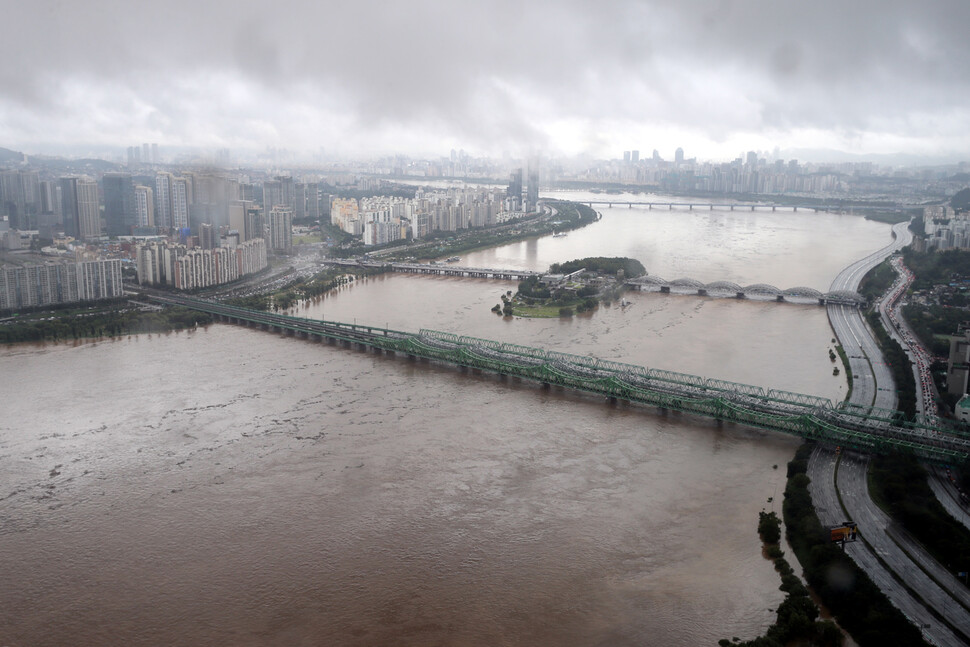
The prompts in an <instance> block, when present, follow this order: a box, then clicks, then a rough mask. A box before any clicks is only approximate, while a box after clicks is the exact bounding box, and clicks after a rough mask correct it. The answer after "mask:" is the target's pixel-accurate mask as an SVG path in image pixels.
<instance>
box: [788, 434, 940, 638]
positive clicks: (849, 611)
mask: <svg viewBox="0 0 970 647" xmlns="http://www.w3.org/2000/svg"><path fill="white" fill-rule="evenodd" d="M813 448H814V445H812V444H811V443H805V444H803V445H802V446H801V447H799V448H798V451H797V452H796V453H795V458H794V459H793V460H792V461H791V462H790V463H788V483H787V485H786V486H785V502H784V504H783V505H782V511H783V513H784V520H785V536H786V537H787V538H788V542H789V544H790V545H791V547H792V550H793V551H794V552H795V555H796V556H797V557H798V561H799V563H800V564H801V565H802V569H803V572H804V575H805V580H806V581H807V582H808V585H809V586H810V587H811V588H812V590H813V591H814V592H815V594H816V595H818V597H819V599H821V601H822V603H823V604H825V606H827V607H828V608H829V610H830V611H831V612H832V614H833V615H834V616H835V619H836V620H837V621H838V623H839V625H841V626H842V628H843V629H845V630H846V631H848V632H849V634H851V635H852V638H853V639H854V640H855V641H856V642H857V643H858V644H859V645H860V647H908V646H912V645H926V642H924V640H923V638H922V636H921V634H920V631H919V629H917V628H916V627H915V626H913V625H912V624H911V623H910V622H909V621H908V620H907V619H906V616H904V615H903V614H902V613H901V612H900V611H899V609H897V608H896V607H894V606H893V605H892V603H890V602H889V600H888V599H887V598H886V596H885V595H884V594H883V593H882V591H880V590H879V588H878V587H877V586H876V585H875V584H873V583H872V580H870V579H869V576H868V575H866V574H865V572H864V571H862V569H860V568H859V567H858V566H857V565H856V563H855V562H853V561H852V560H851V559H850V558H849V557H848V555H846V554H845V553H844V552H843V551H842V549H841V548H839V546H838V545H836V544H833V543H832V542H831V541H829V536H828V532H827V531H826V530H825V528H823V527H822V524H821V523H820V522H819V520H818V516H817V515H816V514H815V508H814V507H813V505H812V496H811V494H810V493H809V491H808V486H809V483H811V479H809V477H808V474H807V471H808V457H809V456H810V455H811V453H812V450H813ZM863 530H864V529H863Z"/></svg>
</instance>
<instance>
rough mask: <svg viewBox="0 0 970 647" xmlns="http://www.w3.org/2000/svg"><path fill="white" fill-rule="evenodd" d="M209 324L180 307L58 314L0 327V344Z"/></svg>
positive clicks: (208, 320) (208, 319)
mask: <svg viewBox="0 0 970 647" xmlns="http://www.w3.org/2000/svg"><path fill="white" fill-rule="evenodd" d="M209 323H212V316H211V315H209V314H206V313H204V312H197V311H195V310H189V309H187V308H181V307H168V308H165V309H164V310H160V311H141V310H134V309H128V310H117V311H107V312H99V313H96V314H91V315H85V316H76V315H73V314H62V315H60V316H55V317H54V318H53V319H52V320H49V321H48V320H44V321H31V322H24V323H9V324H6V325H3V326H0V343H4V344H13V343H18V342H36V341H64V340H70V339H87V338H100V337H117V336H119V335H130V334H137V333H158V332H166V331H169V330H181V329H184V328H192V327H195V326H205V325H208V324H209Z"/></svg>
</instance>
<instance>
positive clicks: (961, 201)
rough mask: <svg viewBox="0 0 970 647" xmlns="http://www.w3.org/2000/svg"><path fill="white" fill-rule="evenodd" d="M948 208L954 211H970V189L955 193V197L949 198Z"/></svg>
mask: <svg viewBox="0 0 970 647" xmlns="http://www.w3.org/2000/svg"><path fill="white" fill-rule="evenodd" d="M950 206H951V207H953V210H954V211H968V210H970V188H966V189H960V190H959V191H957V193H956V195H954V196H953V197H952V198H950Z"/></svg>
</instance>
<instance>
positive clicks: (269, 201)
mask: <svg viewBox="0 0 970 647" xmlns="http://www.w3.org/2000/svg"><path fill="white" fill-rule="evenodd" d="M277 205H281V206H286V205H285V204H284V203H283V185H282V183H281V182H280V181H279V179H276V180H266V181H265V182H263V211H264V212H265V213H269V211H270V209H272V208H273V207H275V206H277Z"/></svg>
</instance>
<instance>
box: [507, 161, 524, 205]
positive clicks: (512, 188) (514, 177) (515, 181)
mask: <svg viewBox="0 0 970 647" xmlns="http://www.w3.org/2000/svg"><path fill="white" fill-rule="evenodd" d="M508 197H510V198H512V199H513V200H517V201H519V202H521V201H522V169H520V168H517V169H515V170H514V171H512V173H510V174H509V189H508Z"/></svg>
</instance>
